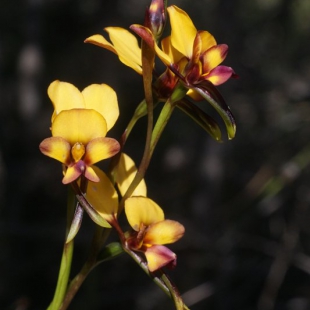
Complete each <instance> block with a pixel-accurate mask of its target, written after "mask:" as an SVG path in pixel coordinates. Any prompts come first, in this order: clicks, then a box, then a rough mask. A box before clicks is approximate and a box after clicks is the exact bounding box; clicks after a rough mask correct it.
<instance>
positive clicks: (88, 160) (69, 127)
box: [40, 81, 120, 184]
mask: <svg viewBox="0 0 310 310" xmlns="http://www.w3.org/2000/svg"><path fill="white" fill-rule="evenodd" d="M48 94H49V97H50V99H51V101H52V103H53V105H54V108H55V110H54V113H53V116H52V126H51V131H52V137H50V138H47V139H45V140H43V141H42V142H41V144H40V150H41V152H42V153H43V154H44V155H47V156H49V157H51V158H54V159H56V160H58V161H60V162H61V163H63V164H64V165H65V166H66V167H67V169H66V170H65V171H64V178H63V180H62V182H63V183H64V184H68V183H70V182H73V181H74V180H76V179H77V178H78V177H79V176H80V175H82V174H83V175H84V176H85V177H86V178H87V179H89V180H90V181H93V182H98V181H99V177H98V176H97V175H96V173H95V171H94V170H93V168H92V167H91V166H92V165H93V164H95V163H97V162H99V161H101V160H103V159H106V158H109V157H112V156H114V155H115V154H117V153H118V152H119V150H120V145H119V143H118V142H117V141H116V140H115V139H112V138H106V134H107V131H108V130H109V129H110V128H111V127H112V126H113V125H114V124H115V122H116V119H117V117H118V114H119V110H118V104H117V98H116V94H115V92H114V90H113V89H112V88H110V87H109V86H108V85H105V84H101V85H98V84H93V85H90V86H88V87H86V88H85V89H84V90H83V91H82V92H80V91H79V90H78V89H77V88H76V87H75V86H73V85H72V84H69V83H64V82H59V81H55V82H53V83H52V84H51V85H50V87H49V88H48Z"/></svg>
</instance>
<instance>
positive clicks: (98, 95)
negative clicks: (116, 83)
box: [82, 84, 119, 131]
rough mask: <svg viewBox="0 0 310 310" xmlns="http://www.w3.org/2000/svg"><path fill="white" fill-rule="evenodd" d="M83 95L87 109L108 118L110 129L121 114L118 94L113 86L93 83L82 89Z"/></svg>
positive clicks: (108, 127)
mask: <svg viewBox="0 0 310 310" xmlns="http://www.w3.org/2000/svg"><path fill="white" fill-rule="evenodd" d="M82 95H83V96H84V101H85V107H86V109H94V110H96V111H97V112H99V113H100V114H101V115H102V116H103V117H104V119H105V120H106V122H107V130H108V131H109V130H110V129H111V128H112V127H113V126H114V124H115V122H116V120H117V118H118V116H119V109H118V103H117V96H116V93H115V91H114V90H113V88H111V87H110V86H108V85H106V84H92V85H90V86H88V87H86V88H85V89H84V90H83V91H82Z"/></svg>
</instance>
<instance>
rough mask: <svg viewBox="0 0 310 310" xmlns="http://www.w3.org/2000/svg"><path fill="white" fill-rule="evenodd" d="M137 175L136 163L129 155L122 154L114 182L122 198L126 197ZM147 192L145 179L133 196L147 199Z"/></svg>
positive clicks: (115, 171)
mask: <svg viewBox="0 0 310 310" xmlns="http://www.w3.org/2000/svg"><path fill="white" fill-rule="evenodd" d="M136 173H137V167H136V165H135V163H134V161H133V160H132V159H131V158H130V157H129V156H128V155H126V154H125V153H122V154H121V155H120V159H119V162H118V164H117V166H116V167H115V169H114V180H115V182H116V184H117V187H118V190H119V191H120V193H121V195H122V196H124V195H125V193H126V191H127V189H128V188H129V186H130V184H131V182H132V181H133V179H134V177H135V175H136ZM146 192H147V191H146V184H145V181H144V179H143V180H141V182H140V183H139V185H138V186H137V187H136V189H135V190H134V192H133V193H132V196H145V197H146V195H147V193H146Z"/></svg>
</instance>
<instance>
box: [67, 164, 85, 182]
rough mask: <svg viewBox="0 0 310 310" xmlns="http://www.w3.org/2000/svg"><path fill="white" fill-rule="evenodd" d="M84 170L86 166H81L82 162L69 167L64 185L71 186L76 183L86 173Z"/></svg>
mask: <svg viewBox="0 0 310 310" xmlns="http://www.w3.org/2000/svg"><path fill="white" fill-rule="evenodd" d="M81 168H82V169H81ZM84 169H85V165H81V164H80V162H79V163H76V164H74V165H72V166H70V167H68V169H67V171H66V173H65V176H64V177H63V179H62V183H63V184H69V183H71V182H73V181H75V180H76V179H77V178H78V177H79V176H80V175H81V174H82V173H84V171H85V170H84Z"/></svg>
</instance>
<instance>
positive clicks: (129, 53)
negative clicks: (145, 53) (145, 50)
mask: <svg viewBox="0 0 310 310" xmlns="http://www.w3.org/2000/svg"><path fill="white" fill-rule="evenodd" d="M105 30H106V31H107V32H108V34H109V36H110V40H111V41H112V43H113V45H112V44H111V43H110V42H108V41H107V40H106V39H105V38H104V37H103V36H101V35H94V36H91V37H89V38H87V39H86V40H85V42H86V43H92V44H95V45H98V46H100V47H103V48H106V49H108V50H110V51H112V52H113V53H115V54H117V55H118V57H119V60H120V61H121V62H122V63H123V64H125V65H126V66H128V67H130V68H132V69H134V70H135V71H136V72H137V73H139V74H142V62H141V49H140V47H139V44H138V40H137V38H136V37H135V36H134V35H133V34H132V33H130V32H129V31H128V30H126V29H123V28H120V27H107V28H105Z"/></svg>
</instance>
